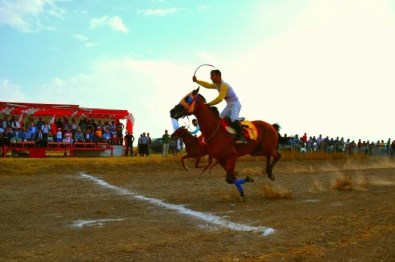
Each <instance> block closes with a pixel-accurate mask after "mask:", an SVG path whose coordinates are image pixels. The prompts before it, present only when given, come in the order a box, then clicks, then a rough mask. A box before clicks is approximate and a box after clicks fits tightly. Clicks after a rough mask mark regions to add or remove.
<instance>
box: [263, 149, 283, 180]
mask: <svg viewBox="0 0 395 262" xmlns="http://www.w3.org/2000/svg"><path fill="white" fill-rule="evenodd" d="M280 158H281V154H280V153H279V152H276V153H275V155H274V156H273V161H272V162H271V163H270V165H269V161H268V162H267V164H268V166H269V169H267V170H266V172H267V176H268V177H269V178H270V180H273V181H274V179H275V176H274V174H273V167H274V165H275V164H276V163H277V161H278V160H280ZM268 159H270V158H268Z"/></svg>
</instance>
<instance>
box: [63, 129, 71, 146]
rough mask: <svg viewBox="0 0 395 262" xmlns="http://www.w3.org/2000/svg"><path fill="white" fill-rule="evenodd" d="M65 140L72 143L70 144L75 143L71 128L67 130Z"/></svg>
mask: <svg viewBox="0 0 395 262" xmlns="http://www.w3.org/2000/svg"><path fill="white" fill-rule="evenodd" d="M63 142H67V143H70V144H72V143H73V134H72V133H71V130H67V131H66V132H65V133H64V138H63Z"/></svg>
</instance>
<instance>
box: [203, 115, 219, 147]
mask: <svg viewBox="0 0 395 262" xmlns="http://www.w3.org/2000/svg"><path fill="white" fill-rule="evenodd" d="M220 125H221V120H220V121H218V125H217V127H216V128H215V130H214V132H213V133H212V134H211V136H210V137H209V138H207V139H205V140H206V143H207V142H209V141H210V140H211V139H212V138H213V137H214V136H215V134H216V133H217V132H218V130H219V126H220Z"/></svg>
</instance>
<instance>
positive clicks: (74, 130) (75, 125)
mask: <svg viewBox="0 0 395 262" xmlns="http://www.w3.org/2000/svg"><path fill="white" fill-rule="evenodd" d="M77 129H78V124H77V122H76V121H75V119H74V118H72V119H71V132H72V133H73V136H75V134H76V133H77Z"/></svg>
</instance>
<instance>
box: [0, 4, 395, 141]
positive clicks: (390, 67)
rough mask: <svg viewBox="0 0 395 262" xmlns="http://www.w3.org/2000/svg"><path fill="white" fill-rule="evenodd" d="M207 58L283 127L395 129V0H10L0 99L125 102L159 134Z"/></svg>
mask: <svg viewBox="0 0 395 262" xmlns="http://www.w3.org/2000/svg"><path fill="white" fill-rule="evenodd" d="M204 63H209V64H213V65H215V66H216V67H217V68H218V69H220V70H221V71H222V76H223V79H224V80H225V81H227V82H228V83H230V84H231V85H232V86H233V88H234V89H235V90H236V92H237V94H238V96H239V98H240V100H241V103H242V110H241V116H244V117H246V118H247V119H250V120H255V119H260V120H265V121H267V122H270V123H275V122H276V123H279V124H280V125H281V126H282V130H281V133H283V134H284V133H287V134H288V135H294V134H299V135H302V134H303V133H305V132H306V133H307V135H308V136H318V135H319V134H322V135H323V136H329V137H336V136H340V137H344V138H345V139H347V138H350V139H355V140H357V139H359V138H361V139H363V140H368V139H370V140H373V141H377V140H378V139H380V140H381V139H383V140H385V141H387V139H388V138H391V139H395V117H394V112H395V103H394V97H395V95H394V89H395V1H394V0H358V1H357V0H257V1H253V0H199V1H192V0H189V1H187V0H146V1H144V0H135V1H132V0H112V1H109V0H0V100H2V101H12V102H39V103H65V104H79V105H80V106H83V107H101V108H113V109H127V110H129V111H130V112H131V113H133V115H134V118H135V129H134V134H135V136H138V135H139V134H140V133H142V132H150V133H151V136H152V137H161V136H162V134H163V133H164V129H169V130H172V125H171V121H170V116H169V110H170V109H171V108H172V107H173V106H174V105H175V104H176V103H178V102H179V100H180V99H181V98H182V96H184V95H185V94H187V93H189V92H190V91H191V90H192V89H194V88H196V87H197V85H196V84H195V83H193V82H192V75H193V73H194V71H195V69H196V68H197V67H198V66H199V65H201V64H204ZM210 69H211V68H208V67H205V68H201V69H200V70H199V71H198V73H197V77H198V78H199V79H201V80H207V81H210V79H209V72H210ZM201 93H202V94H203V95H204V96H205V97H206V98H207V100H211V99H213V98H215V97H216V96H217V92H216V91H214V90H208V89H202V88H201ZM224 103H225V102H222V103H221V104H219V105H218V107H219V109H222V108H223V107H224Z"/></svg>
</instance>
